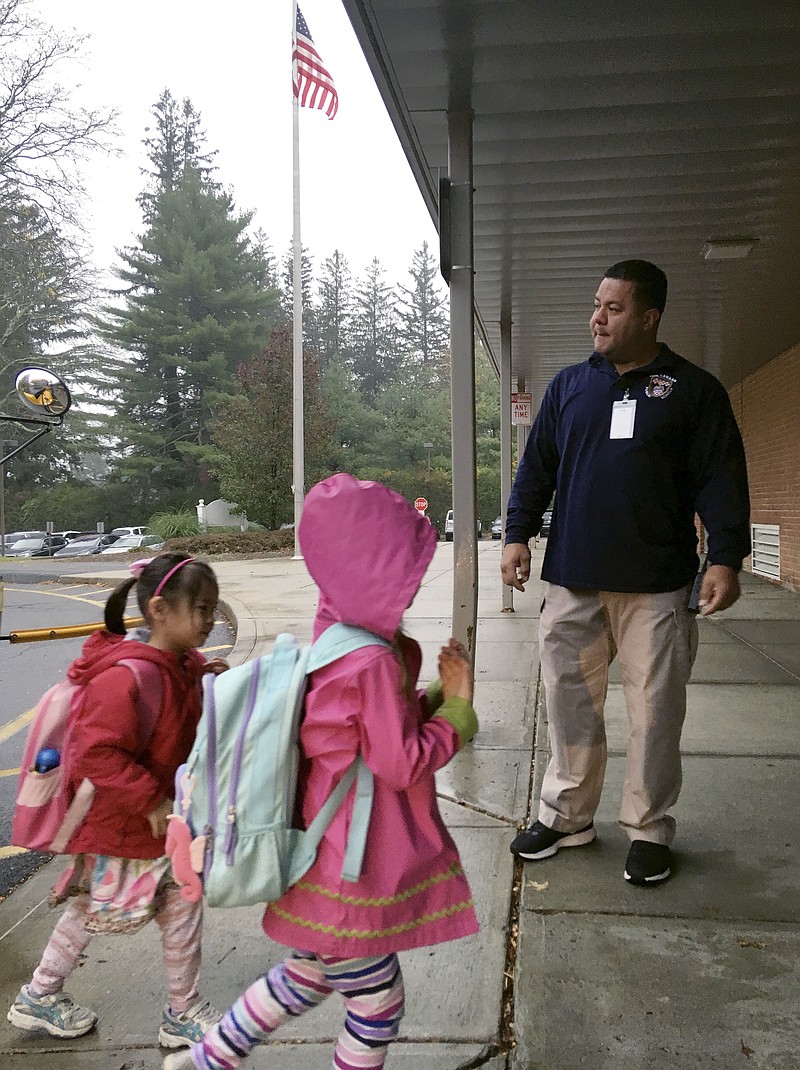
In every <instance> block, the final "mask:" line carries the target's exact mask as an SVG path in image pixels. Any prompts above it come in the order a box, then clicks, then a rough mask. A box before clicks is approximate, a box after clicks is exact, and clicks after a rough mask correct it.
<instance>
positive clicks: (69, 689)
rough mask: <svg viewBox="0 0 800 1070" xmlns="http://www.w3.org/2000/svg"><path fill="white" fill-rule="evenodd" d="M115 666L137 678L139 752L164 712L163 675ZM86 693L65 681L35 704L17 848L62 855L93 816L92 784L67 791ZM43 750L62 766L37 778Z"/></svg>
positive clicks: (17, 816) (18, 808)
mask: <svg viewBox="0 0 800 1070" xmlns="http://www.w3.org/2000/svg"><path fill="white" fill-rule="evenodd" d="M116 664H117V665H125V666H126V667H127V668H128V669H130V670H131V672H132V673H133V675H134V677H135V678H136V686H137V688H138V691H139V697H138V708H139V718H140V721H139V727H140V734H139V745H140V751H144V750H145V748H146V747H147V744H148V743H149V742H150V737H151V736H152V734H153V729H154V728H155V726H156V721H157V720H158V717H159V714H160V713H161V699H162V691H163V685H162V682H161V670H160V669H159V667H158V666H157V665H155V664H154V663H153V662H152V661H146V660H144V659H142V658H125V659H123V660H121V661H118V662H116ZM85 692H86V687H85V685H83V684H78V683H76V682H75V681H74V680H71V679H70V678H69V677H67V678H66V679H64V680H61V682H60V683H57V684H56V685H55V687H51V688H50V690H49V691H47V692H45V694H44V695H42V697H41V698H40V699H39V702H38V703H37V705H36V709H35V711H34V715H33V722H32V724H31V726H30V728H29V729H28V738H27V740H26V742H25V753H24V754H23V756H22V768H21V770H20V775H19V784H18V786H17V801H16V804H15V806H14V820H13V825H12V829H11V842H12V844H14V846H15V847H26V848H28V850H30V851H50V852H51V853H53V854H64V853H66V851H67V845H68V844H69V841H70V840H71V839H72V837H73V836H74V835H75V833H76V832H77V830H78V829H79V828H80V826H81V824H82V823H83V821H84V819H85V818H86V815H87V814H88V813H89V809H90V807H91V805H92V799H93V798H94V790H95V789H94V785H93V784H92V782H91V781H90V780H88V779H85V780H83V782H82V783H81V784H80V785H79V787H78V789H77V791H75V792H74V793H73V792H72V791H71V790H70V789H69V780H70V776H69V759H70V749H71V748H70V744H71V741H72V731H73V727H74V724H75V719H76V717H77V714H78V712H79V711H80V708H81V706H82V704H83V698H84V694H85ZM43 748H53V749H55V750H57V751H58V752H59V753H60V756H61V761H60V764H59V765H57V766H55V768H53V769H48V771H47V772H45V773H37V772H36V769H35V762H36V756H37V754H38V753H39V752H40V751H41V750H42V749H43Z"/></svg>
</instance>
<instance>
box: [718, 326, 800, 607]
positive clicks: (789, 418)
mask: <svg viewBox="0 0 800 1070" xmlns="http://www.w3.org/2000/svg"><path fill="white" fill-rule="evenodd" d="M730 398H731V404H732V405H733V411H734V413H735V415H736V419H737V420H738V422H739V427H740V429H741V432H742V438H743V439H744V446H745V451H746V454H747V472H748V476H749V480H750V500H751V519H752V522H753V523H755V524H779V525H780V529H781V583H783V584H786V585H787V586H789V587H791V588H793V589H794V590H800V344H799V345H796V346H794V347H793V348H792V349H789V350H787V351H786V352H785V353H782V354H781V355H780V356H779V357H776V358H775V359H774V360H771V361H770V362H769V364H765V365H764V367H763V368H759V370H758V371H757V372H754V373H753V374H752V375H750V376H748V377H747V379H744V380H743V381H742V382H740V383H737V384H736V386H734V387H732V388H731V390H730ZM745 567H749V559H748V561H747V562H746V566H745Z"/></svg>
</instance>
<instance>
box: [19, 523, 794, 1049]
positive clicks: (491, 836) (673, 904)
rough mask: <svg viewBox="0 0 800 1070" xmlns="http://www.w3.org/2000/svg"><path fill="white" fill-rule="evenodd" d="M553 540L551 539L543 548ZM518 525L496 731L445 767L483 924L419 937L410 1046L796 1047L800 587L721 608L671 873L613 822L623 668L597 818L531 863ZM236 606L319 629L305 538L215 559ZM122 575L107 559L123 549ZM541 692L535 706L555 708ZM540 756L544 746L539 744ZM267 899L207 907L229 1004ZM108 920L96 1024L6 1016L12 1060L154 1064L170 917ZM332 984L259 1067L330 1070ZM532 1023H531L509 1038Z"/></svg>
mask: <svg viewBox="0 0 800 1070" xmlns="http://www.w3.org/2000/svg"><path fill="white" fill-rule="evenodd" d="M540 557H541V548H539V549H538V550H537V551H536V553H535V567H536V562H537V561H538V560H539V559H540ZM499 558H500V546H499V543H497V542H494V543H493V542H489V541H484V542H482V543H481V545H480V553H479V563H480V574H481V592H482V593H481V598H480V603H479V628H478V655H477V664H476V703H475V704H476V707H477V709H478V713H479V717H480V721H481V731H480V733H479V735H478V736H477V737H476V739H475V741H474V743H473V745H472V746H471V747H468V748H467V749H466V750H465V751H464V752H462V753H461V754H460V755H458V756H457V758H456V759H455V761H454V762H453V763H452V764H451V766H449V767H448V768H447V769H446V770H444V771H443V772H442V774H441V775H440V782H439V788H440V794H441V798H442V808H443V811H444V813H445V815H446V818H447V820H448V823H449V825H450V827H451V829H452V831H453V835H454V837H455V838H456V840H457V842H458V845H459V848H460V850H461V852H462V857H463V860H464V864H465V866H466V869H467V872H468V874H469V877H470V880H471V882H472V886H473V890H474V894H475V899H476V903H477V909H478V913H479V916H480V920H481V924H482V931H481V933H480V934H478V935H477V936H475V937H472V938H469V939H467V940H462V941H458V942H456V943H453V944H447V945H443V946H441V947H437V948H428V949H422V950H420V951H416V952H410V953H407V954H404V956H403V966H404V971H405V974H406V978H407V989H408V1014H407V1017H406V1019H405V1020H404V1022H403V1028H402V1031H401V1040H400V1042H399V1043H398V1044H397V1045H396V1046H395V1048H394V1049H393V1052H392V1055H391V1056H390V1059H389V1062H388V1063H387V1066H391V1067H395V1068H396V1070H412V1068H413V1070H466V1068H473V1067H478V1066H486V1067H489V1070H501V1068H503V1070H579V1068H585V1070H601V1068H602V1070H605V1068H614V1070H649V1068H651V1067H653V1068H654V1067H660V1068H661V1067H669V1068H673V1067H674V1068H676V1070H677V1068H680V1070H684V1068H685V1070H688V1068H695V1067H697V1068H699V1067H701V1066H702V1067H707V1066H714V1067H721V1068H735V1067H740V1066H741V1067H745V1066H747V1067H748V1068H759V1070H760V1068H770V1070H789V1068H790V1067H791V1068H792V1070H796V1068H797V1067H798V1066H799V1065H800V1056H799V1055H798V1052H799V1051H800V1026H798V1024H797V1020H796V1008H797V1000H798V980H800V978H799V976H798V973H799V967H798V963H800V946H798V945H799V944H800V939H799V936H798V932H799V930H798V921H799V920H800V901H799V900H798V885H799V884H800V881H799V880H798V878H800V865H799V864H798V853H797V847H798V844H800V820H799V819H798V807H797V798H798V786H800V785H799V783H798V769H800V765H799V764H798V759H799V758H800V731H798V727H800V726H798V721H799V720H800V597H799V596H796V595H793V594H791V593H790V592H788V591H784V590H782V589H779V588H775V587H773V586H771V585H769V584H768V583H766V582H763V581H758V580H755V579H752V578H749V577H748V578H746V580H745V593H744V596H743V598H742V600H741V601H740V603H739V604H738V605H737V606H735V607H734V608H733V609H732V610H730V611H728V612H727V613H726V614H724V615H723V616H721V617H719V618H717V619H715V620H710V621H701V622H700V627H701V647H700V653H699V656H698V661H697V666H696V670H695V674H694V680H693V683H692V685H691V688H690V698H689V706H690V712H689V718H688V722H687V727H686V732H685V737H684V738H685V751H686V756H687V757H686V762H685V787H684V791H683V794H682V796H681V800H680V802H679V804H678V807H677V808H676V811H675V812H676V817H677V818H678V822H679V833H678V839H677V841H676V864H675V879H674V880H672V881H670V882H668V883H667V884H666V885H664V886H662V887H659V888H655V889H644V890H642V889H634V888H630V887H628V886H627V885H626V884H625V882H624V881H623V879H622V868H623V863H624V859H625V852H626V843H625V841H624V837H623V835H622V833H621V832H620V831H619V830H618V828H617V826H616V824H615V816H616V813H615V811H616V806H617V804H618V800H619V789H620V781H621V768H622V753H623V748H624V712H623V706H622V702H621V695H620V687H619V684H618V683H616V682H614V683H612V685H611V688H610V694H609V702H608V713H609V717H608V720H609V741H610V747H611V758H610V761H609V770H608V777H607V785H606V791H605V793H604V797H603V803H602V806H601V810H600V812H599V814H598V820H597V824H598V831H599V840H598V842H597V843H595V844H593V845H591V846H590V847H587V848H585V849H583V850H580V851H577V850H576V851H571V852H564V853H563V854H561V855H559V856H558V857H557V858H556V859H554V860H552V861H549V862H544V863H538V864H530V865H528V866H527V867H526V868H525V870H524V872H523V873H522V882H521V886H520V881H519V880H516V881H515V877H517V878H518V877H519V876H520V872H519V871H515V869H514V866H513V864H512V862H513V860H512V857H511V855H510V854H509V852H508V843H509V841H510V839H511V837H512V835H513V831H514V829H515V827H516V825H517V824H518V823H521V822H523V821H524V820H525V819H526V817H527V814H528V808H529V799H530V793H531V782H532V779H535V777H536V776H540V775H541V766H542V764H543V759H544V757H545V751H546V714H545V711H544V710H543V709H541V702H540V696H539V690H538V658H537V652H536V645H535V631H536V620H535V619H534V618H536V617H537V616H538V609H539V588H538V584H537V583H531V584H530V586H529V588H528V592H527V593H526V594H525V595H524V596H519V595H517V596H515V598H516V608H517V612H516V613H514V614H504V613H503V612H502V610H501V608H500V606H501V596H500V586H499V580H498V576H497V568H498V564H499ZM215 568H216V570H217V572H218V574H219V577H220V581H221V588H222V597H223V600H224V601H225V602H226V603H227V605H228V607H229V609H230V611H231V613H232V614H233V616H235V618H236V621H237V627H238V637H237V645H236V649H235V653H234V660H236V661H241V660H244V659H245V658H248V657H251V656H253V654H256V653H259V652H261V651H263V650H265V649H268V648H269V644H270V642H271V640H272V639H273V638H274V636H275V635H276V634H277V633H278V632H280V631H284V630H289V631H293V632H295V633H296V634H298V635H299V636H301V637H303V638H307V637H308V636H309V635H310V629H311V622H312V619H313V612H314V605H315V588H314V585H313V584H312V582H311V580H310V579H309V577H308V575H307V573H306V571H305V568H304V566H303V563H302V562H298V561H290V560H287V559H269V560H259V561H244V562H224V563H221V564H219V565H217V566H215ZM102 579H103V581H104V582H108V580H109V579H113V577H110V576H109V574H108V573H105V572H104V574H103V576H102ZM451 598H452V545H451V544H441V545H440V546H439V548H438V550H437V552H436V556H435V558H434V562H433V565H432V566H431V569H430V570H429V572H428V575H427V577H426V581H425V584H424V586H423V588H422V590H421V591H420V594H419V595H418V596H417V598H416V599H415V601H414V605H413V606H412V607H411V609H410V610H409V612H408V614H407V625H408V630H409V632H410V633H411V634H412V635H414V636H415V637H416V638H418V639H419V640H420V642H421V643H422V645H423V649H424V653H425V661H424V666H423V674H424V675H425V674H426V676H427V678H429V677H430V676H431V675H432V674H433V672H434V671H435V668H434V667H435V654H436V651H437V649H438V646H439V644H440V643H441V642H442V641H443V640H444V639H445V638H446V637H447V634H448V629H449V615H450V605H451ZM537 711H538V716H537ZM532 756H534V757H535V759H536V761H535V762H534V763H533V765H532V761H531V759H532ZM61 865H62V863H61V862H60V861H58V860H57V861H55V862H53V863H51V864H50V865H48V866H46V867H45V868H44V869H43V870H41V871H40V872H39V873H38V874H36V875H35V876H34V877H33V878H31V880H29V881H28V882H27V883H26V884H24V885H23V886H22V887H21V888H19V889H18V890H17V891H15V892H14V893H13V894H12V895H11V896H10V897H9V898H8V899H7V900H6V901H5V902H3V903H0V1005H3V1006H4V1005H7V1004H8V1003H9V1002H10V1001H11V1000H12V999H13V996H14V994H15V992H16V990H17V988H18V986H19V984H20V982H21V981H22V980H25V979H27V977H28V976H29V974H30V972H31V970H32V968H33V966H34V965H35V963H36V961H37V958H38V954H39V952H40V950H41V948H42V946H43V944H44V943H45V941H46V939H47V937H48V935H49V933H50V930H51V928H52V926H53V924H54V921H55V917H56V915H55V914H54V913H52V912H50V911H48V909H47V907H46V902H45V898H46V895H47V891H48V889H49V887H50V885H51V884H52V882H53V879H54V875H55V874H56V872H57V871H58V868H59V867H60V866H61ZM259 916H260V911H259V910H258V909H243V910H235V911H227V912H226V911H216V910H210V911H208V914H207V925H206V938H205V949H204V991H205V993H206V994H207V995H208V996H209V997H210V998H211V999H212V1001H214V1002H215V1003H217V1005H219V1006H220V1007H223V1006H226V1005H227V1004H228V1002H229V1001H230V999H231V998H232V997H233V996H235V995H236V994H237V993H238V992H239V990H240V989H241V987H242V986H243V985H244V984H245V983H246V982H248V981H249V980H250V979H252V978H253V977H255V976H256V975H257V974H258V973H259V972H262V971H263V970H264V969H265V967H266V966H267V965H269V964H270V963H271V962H272V961H273V960H274V959H275V958H276V957H277V956H278V954H279V953H280V951H279V949H278V948H277V947H275V946H271V945H270V944H269V942H268V941H267V940H266V939H265V938H264V936H263V934H262V933H261V930H260V926H259ZM151 928H152V931H151V930H145V931H144V932H142V933H140V934H138V935H137V936H135V937H130V938H127V939H120V938H119V937H117V938H96V939H95V941H93V943H92V944H91V945H90V948H89V949H88V954H87V963H86V966H85V968H84V969H81V970H79V971H77V973H76V975H75V976H74V977H73V979H72V981H71V984H70V990H71V991H72V992H73V993H74V995H75V996H76V997H77V998H78V999H80V1000H81V1001H85V1002H87V1003H90V1004H91V1005H92V1006H94V1007H95V1008H96V1009H97V1011H98V1013H99V1014H100V1024H99V1026H98V1029H97V1031H96V1032H94V1033H92V1034H91V1035H90V1036H88V1037H84V1038H81V1039H79V1040H76V1041H68V1042H60V1043H57V1042H54V1041H53V1040H50V1039H44V1038H33V1037H26V1036H24V1035H22V1034H20V1033H18V1032H17V1031H16V1030H13V1029H12V1028H11V1027H10V1026H8V1025H7V1024H6V1023H5V1021H4V1020H2V1018H0V1067H2V1070H73V1068H74V1070H77V1068H79V1067H80V1068H87V1070H101V1068H102V1070H157V1068H158V1067H160V1065H161V1064H160V1056H159V1053H158V1048H157V1046H156V1039H155V1038H156V1033H157V1030H158V1022H159V1016H160V1007H161V1003H162V1000H163V977H162V970H161V964H160V958H159V953H158V940H157V932H156V930H155V928H154V927H151ZM340 1019H341V1010H340V1006H339V1005H337V1003H336V1001H335V999H333V1000H330V1001H328V1003H327V1005H325V1006H323V1007H322V1008H320V1009H319V1010H318V1011H316V1012H314V1013H313V1014H310V1015H308V1016H306V1017H304V1018H303V1019H302V1020H301V1021H300V1022H299V1023H296V1024H295V1025H293V1026H291V1027H290V1028H288V1029H287V1030H286V1031H284V1032H282V1033H280V1034H279V1035H278V1036H277V1037H276V1039H275V1041H274V1042H273V1043H271V1044H269V1045H267V1046H265V1047H264V1048H262V1049H259V1050H258V1053H257V1054H256V1055H255V1056H254V1058H253V1060H252V1061H251V1064H248V1065H252V1066H253V1070H267V1068H268V1067H269V1068H273V1067H274V1068H276V1070H277V1068H278V1067H281V1068H284V1070H316V1068H318V1070H323V1068H327V1067H328V1066H329V1059H330V1050H331V1046H332V1042H333V1039H334V1037H335V1036H336V1034H337V1032H338V1030H339V1027H340ZM509 1037H514V1038H515V1040H516V1047H515V1048H510V1047H509V1046H508V1043H507V1041H508V1039H509Z"/></svg>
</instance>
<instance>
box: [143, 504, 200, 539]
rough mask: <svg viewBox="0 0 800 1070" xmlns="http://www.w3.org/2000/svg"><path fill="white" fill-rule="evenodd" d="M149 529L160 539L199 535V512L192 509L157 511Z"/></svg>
mask: <svg viewBox="0 0 800 1070" xmlns="http://www.w3.org/2000/svg"><path fill="white" fill-rule="evenodd" d="M147 527H148V530H149V531H151V532H152V534H153V535H158V537H159V538H160V539H164V541H165V542H166V540H167V539H180V538H183V537H184V536H187V535H199V533H200V525H199V524H198V522H197V513H196V512H194V511H193V510H192V509H183V510H181V512H178V513H156V514H155V515H154V516H151V517H150V520H149V521H148V524H147Z"/></svg>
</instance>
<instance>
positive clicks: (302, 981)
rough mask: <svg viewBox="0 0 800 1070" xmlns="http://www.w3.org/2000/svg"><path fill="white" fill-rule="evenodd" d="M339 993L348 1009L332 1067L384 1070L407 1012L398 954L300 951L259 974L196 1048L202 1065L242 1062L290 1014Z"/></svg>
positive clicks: (203, 1069)
mask: <svg viewBox="0 0 800 1070" xmlns="http://www.w3.org/2000/svg"><path fill="white" fill-rule="evenodd" d="M331 992H341V994H342V995H343V996H344V1004H345V1009H346V1012H347V1015H346V1018H345V1023H344V1028H343V1029H342V1032H341V1033H340V1035H339V1039H338V1041H337V1043H336V1050H335V1051H334V1053H333V1063H332V1070H380V1067H382V1066H383V1064H384V1062H385V1061H386V1053H387V1049H388V1046H389V1044H390V1043H391V1042H392V1041H393V1040H394V1039H395V1038H396V1037H397V1031H398V1029H399V1026H400V1019H401V1018H402V1017H403V1009H404V994H403V978H402V974H401V972H400V963H399V962H398V961H397V955H384V956H381V957H378V958H362V959H332V958H328V957H323V956H321V955H312V954H307V953H304V952H295V953H294V954H292V955H290V956H289V958H287V959H286V960H285V961H284V962H282V963H280V964H279V965H277V966H274V967H273V968H272V969H271V970H270V971H269V973H268V974H265V975H264V976H263V977H260V978H259V979H258V980H257V981H255V982H254V983H253V984H252V985H250V987H249V988H248V989H247V990H246V991H245V992H244V993H243V994H242V995H241V996H240V997H239V999H237V1000H236V1002H235V1003H234V1004H233V1006H232V1007H231V1008H230V1010H229V1011H227V1012H226V1014H225V1015H224V1016H223V1018H222V1020H221V1021H220V1022H219V1024H218V1025H215V1026H214V1027H213V1029H210V1030H209V1031H208V1033H206V1035H205V1037H204V1038H203V1040H202V1042H201V1043H200V1044H197V1045H195V1047H194V1048H193V1049H192V1059H193V1061H194V1063H195V1065H196V1066H197V1068H198V1070H231V1068H233V1067H237V1066H240V1065H241V1063H242V1062H243V1061H244V1060H245V1059H246V1058H247V1056H248V1055H249V1054H250V1052H251V1051H252V1050H253V1048H254V1047H255V1046H256V1044H258V1043H259V1041H261V1040H264V1039H265V1038H266V1037H268V1036H269V1035H270V1033H273V1032H274V1031H275V1030H276V1029H277V1028H278V1026H280V1025H282V1024H283V1023H284V1022H285V1021H286V1020H287V1019H288V1018H290V1017H292V1018H295V1017H298V1016H299V1015H301V1014H304V1013H305V1012H306V1011H309V1010H311V1008H312V1007H316V1006H318V1005H319V1004H320V1003H322V1001H323V1000H324V999H326V998H327V997H328V996H329V995H330V994H331Z"/></svg>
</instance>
